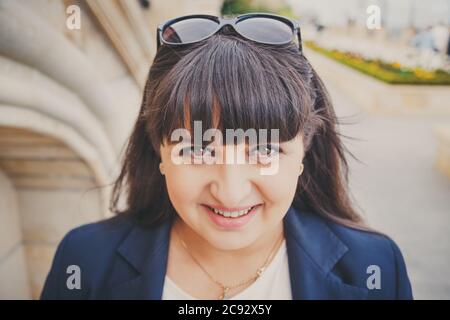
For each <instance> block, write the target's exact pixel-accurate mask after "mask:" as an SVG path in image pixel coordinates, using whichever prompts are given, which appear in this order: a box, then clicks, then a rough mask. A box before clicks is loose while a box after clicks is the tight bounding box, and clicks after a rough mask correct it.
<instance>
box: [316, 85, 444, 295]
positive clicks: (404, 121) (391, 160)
mask: <svg viewBox="0 0 450 320" xmlns="http://www.w3.org/2000/svg"><path fill="white" fill-rule="evenodd" d="M324 81H325V83H327V82H326V79H324ZM327 84H328V83H327ZM328 87H329V90H330V93H331V96H332V98H333V101H334V103H335V108H336V111H337V114H338V116H339V117H341V120H342V121H346V122H348V121H351V122H352V123H353V124H348V125H342V127H341V128H342V129H341V132H342V133H343V134H345V135H350V136H351V137H354V138H357V139H360V140H350V139H345V138H344V142H345V144H346V145H347V147H348V148H349V149H350V151H351V152H352V153H353V154H354V155H355V156H356V157H358V159H359V160H361V161H362V163H359V162H357V161H354V160H353V159H352V158H351V157H350V158H349V162H350V169H351V177H350V185H351V188H352V192H353V195H354V198H355V199H356V201H357V202H358V203H359V206H360V208H362V209H361V210H362V211H363V216H364V217H366V219H367V220H368V222H369V223H370V225H371V226H372V227H375V228H376V229H378V230H380V231H383V232H385V233H387V234H389V235H390V236H391V237H392V238H393V239H394V240H395V241H396V242H397V244H398V245H399V246H400V248H401V250H402V252H403V255H404V257H405V260H406V263H407V267H408V273H409V276H410V279H411V282H412V284H413V290H414V296H415V298H417V299H450V179H448V178H446V177H445V176H443V175H442V174H440V173H439V172H438V171H437V170H436V169H435V166H434V161H435V152H436V147H437V144H436V140H435V139H434V135H433V126H434V125H435V124H438V123H450V117H449V118H443V117H427V118H418V117H405V116H387V115H374V114H368V113H367V112H365V111H364V110H361V109H360V108H359V107H358V106H357V105H355V104H354V103H352V102H351V101H349V100H348V98H347V97H345V96H343V95H342V94H341V93H340V92H339V91H337V90H336V89H335V88H334V87H332V86H331V87H330V85H329V84H328ZM449 107H450V106H449Z"/></svg>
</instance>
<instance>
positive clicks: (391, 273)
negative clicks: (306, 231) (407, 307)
mask: <svg viewBox="0 0 450 320" xmlns="http://www.w3.org/2000/svg"><path fill="white" fill-rule="evenodd" d="M326 223H327V225H328V226H329V228H330V229H331V230H332V231H333V233H334V234H335V235H336V236H337V237H338V238H339V239H340V241H342V243H343V244H344V245H345V246H346V247H347V248H348V250H347V252H346V253H345V254H344V255H343V257H342V259H341V260H340V261H339V262H338V263H337V264H336V266H335V268H334V270H333V272H334V273H335V274H336V275H337V276H339V277H340V278H341V279H342V280H343V281H344V282H346V283H352V284H354V285H357V286H361V287H365V288H369V289H370V290H369V291H370V294H369V297H371V298H387V299H394V298H395V299H412V290H411V284H410V281H409V277H408V273H407V268H406V264H405V260H404V258H403V254H402V252H401V250H400V248H399V246H398V245H397V243H396V242H395V241H394V240H393V239H392V238H391V237H389V236H387V235H385V234H381V233H378V232H375V231H366V230H359V229H355V228H352V227H348V226H344V225H342V224H338V223H335V222H329V221H327V222H326Z"/></svg>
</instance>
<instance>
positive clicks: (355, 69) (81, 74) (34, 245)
mask: <svg viewBox="0 0 450 320" xmlns="http://www.w3.org/2000/svg"><path fill="white" fill-rule="evenodd" d="M255 11H259V12H272V13H278V14H281V15H287V16H290V17H292V18H295V19H297V20H298V21H299V22H300V25H301V28H302V36H303V41H304V47H305V55H306V56H307V58H308V59H309V60H310V61H311V63H312V64H313V66H314V67H315V68H316V70H317V72H318V73H319V75H320V76H321V77H322V79H323V81H324V82H325V84H326V86H327V87H328V89H329V91H330V94H331V97H332V100H333V102H334V105H335V108H336V112H337V114H338V116H339V117H340V119H341V122H342V124H341V127H340V130H341V132H342V134H344V135H346V136H349V137H350V138H344V143H345V144H346V146H347V148H348V149H349V151H350V152H351V153H352V154H353V155H354V156H355V157H356V158H357V160H356V159H353V158H352V157H349V162H350V169H351V172H350V185H351V191H352V195H353V198H354V201H355V204H356V205H357V207H358V209H359V210H360V212H361V214H362V215H363V216H364V217H365V219H366V220H367V221H368V223H369V224H370V225H371V226H372V227H374V228H376V229H378V230H380V231H382V232H384V233H387V234H388V235H390V236H391V237H392V238H393V239H394V240H395V241H396V242H397V244H398V245H399V246H400V248H401V249H402V252H403V254H404V257H405V260H406V263H407V266H408V272H409V276H410V279H411V281H412V285H413V291H414V295H415V298H418V299H450V277H449V276H448V272H449V271H450V87H449V85H450V62H449V61H450V60H449V54H450V52H449V51H450V48H449V46H450V44H449V26H450V0H428V1H418V0H417V1H416V0H395V1H394V0H379V1H376V0H371V1H369V0H367V1H366V0H341V1H332V0H290V1H289V0H286V1H284V0H277V1H274V0H273V1H272V0H259V1H258V0H236V1H223V0H178V1H175V0H86V1H75V0H33V1H28V0H0V299H15V298H18V299H36V298H38V297H39V294H40V292H41V290H42V286H43V283H44V281H45V277H46V275H47V272H48V271H49V268H50V264H51V261H52V258H53V255H54V252H55V249H56V246H57V244H58V243H59V241H60V240H61V239H62V237H63V236H64V234H65V233H66V232H67V231H68V230H70V229H72V228H74V227H76V226H78V225H81V224H84V223H88V222H92V221H97V220H99V219H104V218H107V217H109V216H111V213H110V212H109V211H108V200H109V195H110V188H109V187H100V186H105V185H108V184H110V183H111V182H112V181H113V179H114V177H115V176H116V174H117V169H118V164H119V163H120V159H121V156H122V153H123V148H124V144H125V142H126V139H127V137H128V135H129V134H130V130H131V127H132V125H133V122H134V121H135V118H136V116H137V112H138V110H139V106H140V101H141V97H142V92H143V86H144V83H145V80H146V75H147V73H148V68H149V66H150V64H151V62H152V59H153V57H154V54H155V51H156V39H155V34H156V33H155V29H156V26H157V25H158V24H160V23H162V22H164V21H165V20H167V19H169V18H173V17H177V16H180V15H185V14H192V13H206V14H214V15H220V14H238V13H244V12H255ZM367 250H370V248H368V249H367Z"/></svg>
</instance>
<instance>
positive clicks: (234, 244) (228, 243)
mask: <svg viewBox="0 0 450 320" xmlns="http://www.w3.org/2000/svg"><path fill="white" fill-rule="evenodd" d="M215 232H216V233H217V231H215ZM255 241H256V237H255V236H252V235H250V234H248V233H247V234H245V235H243V234H239V233H236V232H233V233H229V234H225V235H218V234H216V235H213V237H212V239H208V242H209V243H210V244H211V245H212V246H214V247H215V248H217V249H220V250H239V249H242V248H245V247H247V246H249V245H251V244H252V243H253V242H255Z"/></svg>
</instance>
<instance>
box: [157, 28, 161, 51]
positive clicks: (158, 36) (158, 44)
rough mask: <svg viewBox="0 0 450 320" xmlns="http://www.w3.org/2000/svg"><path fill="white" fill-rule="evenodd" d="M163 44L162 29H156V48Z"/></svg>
mask: <svg viewBox="0 0 450 320" xmlns="http://www.w3.org/2000/svg"><path fill="white" fill-rule="evenodd" d="M160 46H161V29H160V28H157V29H156V50H158V49H159V47H160Z"/></svg>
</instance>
